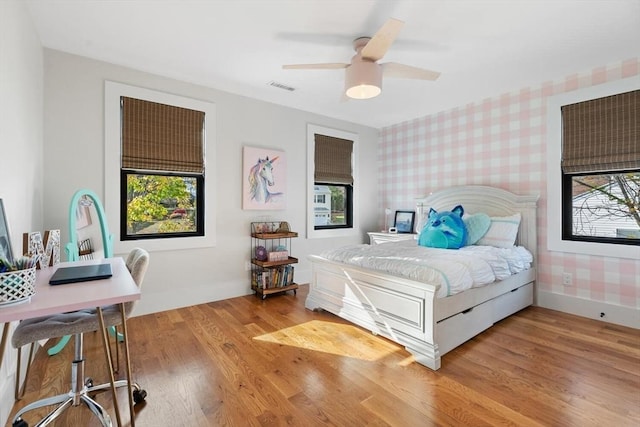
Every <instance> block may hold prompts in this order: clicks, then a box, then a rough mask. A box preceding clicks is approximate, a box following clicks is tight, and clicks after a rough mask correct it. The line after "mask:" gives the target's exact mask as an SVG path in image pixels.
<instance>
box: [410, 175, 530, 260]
mask: <svg viewBox="0 0 640 427" xmlns="http://www.w3.org/2000/svg"><path fill="white" fill-rule="evenodd" d="M538 198H539V196H538V195H527V196H520V195H517V194H513V193H511V192H509V191H507V190H503V189H501V188H495V187H487V186H484V185H463V186H458V187H449V188H445V189H442V190H438V191H436V192H434V193H432V194H430V195H429V196H427V197H425V198H424V199H419V200H418V203H417V208H418V214H420V212H421V211H422V212H424V214H425V215H426V214H428V212H429V208H434V209H435V210H437V211H442V210H451V209H453V207H455V206H456V205H462V207H463V208H464V211H465V213H466V214H474V213H478V212H484V213H486V214H487V215H489V216H506V215H512V214H515V213H517V212H520V214H521V215H522V220H521V221H520V228H519V229H518V237H517V239H516V243H517V244H518V245H521V246H524V247H525V248H527V249H528V250H529V251H530V252H531V253H532V254H533V259H534V262H535V260H536V259H537V247H538V239H537V230H536V225H537V223H536V221H537V215H536V208H537V201H538ZM419 231H420V230H418V232H419Z"/></svg>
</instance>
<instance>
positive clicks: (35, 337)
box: [11, 248, 149, 427]
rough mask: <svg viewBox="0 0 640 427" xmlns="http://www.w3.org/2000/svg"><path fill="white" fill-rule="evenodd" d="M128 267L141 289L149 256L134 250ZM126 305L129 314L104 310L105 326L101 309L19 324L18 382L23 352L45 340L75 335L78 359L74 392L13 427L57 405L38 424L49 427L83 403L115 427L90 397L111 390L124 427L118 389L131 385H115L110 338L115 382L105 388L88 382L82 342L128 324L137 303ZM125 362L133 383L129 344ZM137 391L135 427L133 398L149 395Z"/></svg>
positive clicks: (16, 334)
mask: <svg viewBox="0 0 640 427" xmlns="http://www.w3.org/2000/svg"><path fill="white" fill-rule="evenodd" d="M126 265H127V268H128V269H129V271H130V272H131V276H132V277H133V279H134V281H135V282H136V284H137V285H138V286H139V287H141V286H142V281H143V279H144V276H145V274H146V272H147V267H148V265H149V253H148V252H147V251H145V250H144V249H139V248H136V249H133V250H132V251H131V252H130V253H129V255H128V257H127V259H126ZM124 305H125V313H121V312H120V305H119V304H115V305H110V306H105V307H102V308H101V310H102V314H103V318H104V323H103V324H101V322H100V317H99V315H98V309H88V310H79V311H73V312H69V313H62V314H56V315H51V316H42V317H37V318H33V319H27V320H23V321H22V322H20V324H18V326H17V327H16V330H15V331H14V333H13V336H12V338H11V344H12V345H13V347H14V348H17V349H18V368H17V372H16V375H17V377H18V378H20V359H21V348H22V346H24V345H27V344H31V345H32V346H33V345H34V344H35V343H36V342H37V341H40V340H43V339H49V338H57V337H62V336H65V335H73V336H74V337H75V356H74V360H73V361H72V363H71V391H69V392H68V393H64V394H60V395H57V396H53V397H49V398H45V399H41V400H38V401H36V402H33V403H30V404H29V405H27V406H25V407H24V408H22V409H20V410H19V411H18V413H17V414H16V415H15V416H14V418H13V424H12V426H13V427H27V426H28V424H27V423H26V422H25V421H24V420H23V419H22V415H23V414H24V413H26V412H28V411H31V410H33V409H37V408H41V407H43V406H49V405H57V406H56V408H55V409H54V410H53V411H51V412H50V413H49V414H48V415H47V416H46V417H45V418H43V419H42V421H40V422H39V423H38V424H37V425H38V426H46V425H48V424H49V423H51V422H52V421H53V420H55V419H56V418H57V417H59V416H60V414H62V413H63V412H64V411H65V410H66V409H68V408H69V407H71V406H79V405H80V404H81V403H84V404H85V405H87V407H88V408H89V409H90V410H91V412H93V413H94V414H95V415H96V416H97V417H98V419H99V420H100V422H101V423H102V425H103V426H105V427H107V426H111V425H112V423H111V418H110V417H109V414H108V413H107V411H106V410H105V409H104V408H103V407H102V406H100V405H99V404H98V403H97V402H96V401H95V400H93V399H92V398H91V397H89V394H90V393H95V392H98V391H106V390H109V389H111V391H112V394H113V406H114V410H115V413H116V418H117V423H118V425H119V426H120V425H121V421H120V412H119V410H118V402H117V399H116V392H115V389H116V388H117V387H128V386H129V383H128V381H127V380H119V381H114V374H113V366H112V358H111V348H110V346H109V343H108V341H107V335H106V334H105V333H103V334H102V336H103V346H104V353H105V358H106V361H107V365H108V367H109V373H110V380H111V382H110V383H106V384H101V385H93V382H92V380H91V379H87V380H85V378H84V356H83V354H82V338H83V334H84V333H85V332H93V331H101V330H102V331H104V330H105V328H107V327H110V326H117V325H120V324H123V322H124V320H125V319H126V318H128V317H129V316H130V315H131V311H132V310H133V307H134V305H135V301H133V302H128V303H125V304H124ZM123 326H124V325H123ZM125 337H126V329H125ZM116 345H117V344H116ZM116 348H117V347H116ZM125 358H126V363H127V378H128V379H131V364H130V362H129V355H128V343H127V342H126V340H125ZM27 370H28V367H27ZM25 385H26V384H25ZM23 387H24V386H23ZM18 389H19V386H18V382H17V381H16V399H18V400H19V399H20V398H21V396H22V395H24V391H23V392H22V393H18V391H19V390H18ZM133 389H134V390H133V391H132V390H129V393H130V395H129V412H130V414H131V425H132V426H133V425H134V423H135V421H134V413H133V404H132V402H131V399H132V398H133V401H134V402H135V403H139V402H141V401H143V400H144V399H145V397H146V394H147V393H146V391H144V390H142V389H141V388H140V386H139V385H138V384H136V383H134V384H133Z"/></svg>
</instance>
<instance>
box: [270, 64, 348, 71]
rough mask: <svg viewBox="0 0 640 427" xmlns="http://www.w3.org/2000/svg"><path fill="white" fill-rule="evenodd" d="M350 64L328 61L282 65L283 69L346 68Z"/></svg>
mask: <svg viewBox="0 0 640 427" xmlns="http://www.w3.org/2000/svg"><path fill="white" fill-rule="evenodd" d="M349 65H350V64H343V63H341V62H329V63H326V64H289V65H283V66H282V68H284V69H285V70H337V69H339V68H347V67H348V66H349Z"/></svg>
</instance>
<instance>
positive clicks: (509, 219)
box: [476, 212, 522, 248]
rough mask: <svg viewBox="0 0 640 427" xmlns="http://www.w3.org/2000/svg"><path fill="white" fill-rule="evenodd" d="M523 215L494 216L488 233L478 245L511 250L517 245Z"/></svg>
mask: <svg viewBox="0 0 640 427" xmlns="http://www.w3.org/2000/svg"><path fill="white" fill-rule="evenodd" d="M521 218H522V217H521V215H520V213H519V212H518V213H517V214H513V215H510V216H492V217H491V226H490V227H489V230H488V231H487V233H486V234H485V235H484V236H482V238H481V239H480V240H478V241H477V242H476V245H482V246H495V247H496V248H510V247H512V246H513V245H515V244H516V236H517V235H518V227H519V226H520V219H521Z"/></svg>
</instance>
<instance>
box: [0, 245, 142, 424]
mask: <svg viewBox="0 0 640 427" xmlns="http://www.w3.org/2000/svg"><path fill="white" fill-rule="evenodd" d="M104 262H108V263H110V264H111V272H112V273H113V275H112V277H110V278H108V279H100V280H91V281H88V282H79V283H68V284H64V285H56V286H52V285H50V284H49V279H50V278H51V276H52V275H53V273H54V272H55V271H56V270H57V269H58V268H60V267H73V266H77V265H90V264H102V263H104ZM35 288H36V292H35V294H34V295H32V296H31V299H30V300H29V301H26V302H22V303H18V304H14V305H8V306H2V307H0V323H2V322H4V323H5V327H4V330H3V336H2V342H1V344H0V362H1V361H2V359H1V358H2V356H3V354H4V347H5V346H6V342H7V333H8V326H9V322H12V321H15V320H24V319H30V318H33V317H40V316H48V315H52V314H58V313H65V312H68V311H75V310H82V309H87V308H96V307H104V306H107V305H113V304H119V305H120V309H121V310H122V311H123V313H124V303H125V302H129V301H135V300H139V299H140V288H138V286H137V285H136V283H135V282H134V280H133V277H131V273H129V270H128V269H127V266H126V264H125V262H124V259H122V258H119V257H118V258H107V259H96V260H87V261H75V262H63V263H60V264H57V265H55V266H53V267H48V268H43V269H41V270H38V271H37V273H36V285H35ZM101 313H102V312H101V311H100V315H101ZM123 318H124V316H123ZM101 322H102V321H101ZM123 332H124V336H125V341H124V342H125V358H126V363H127V371H128V372H127V383H128V384H127V385H128V390H129V409H130V415H131V425H132V426H133V425H134V424H135V421H134V413H133V405H132V403H131V371H130V364H129V349H128V347H129V346H128V342H127V339H126V336H127V334H126V325H123ZM102 335H103V342H104V343H105V345H106V340H107V337H106V332H105V331H102ZM109 363H110V362H109ZM109 370H110V371H111V367H109ZM113 382H114V379H113V372H111V384H112V385H113ZM113 396H114V407H115V410H116V417H117V419H118V425H120V424H121V423H120V414H119V411H118V405H117V401H116V400H115V391H113Z"/></svg>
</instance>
